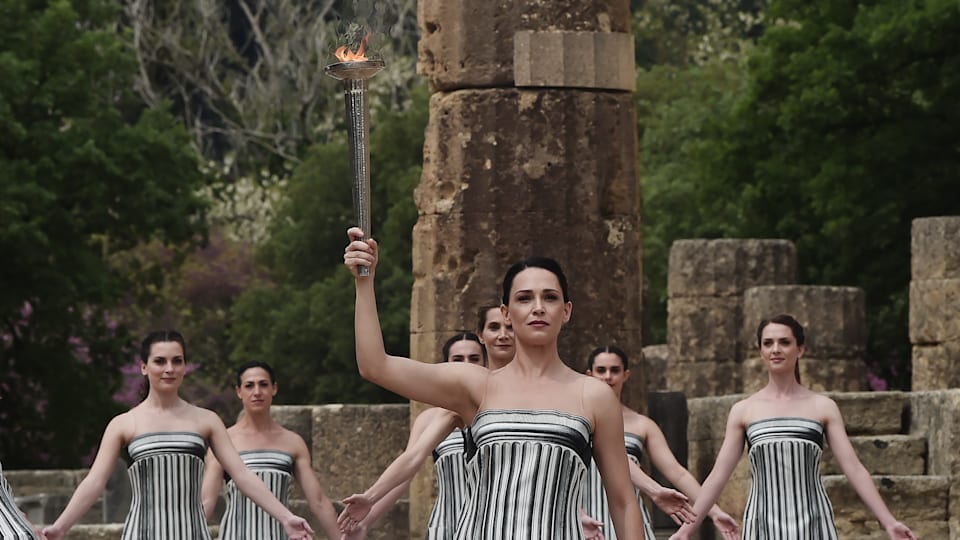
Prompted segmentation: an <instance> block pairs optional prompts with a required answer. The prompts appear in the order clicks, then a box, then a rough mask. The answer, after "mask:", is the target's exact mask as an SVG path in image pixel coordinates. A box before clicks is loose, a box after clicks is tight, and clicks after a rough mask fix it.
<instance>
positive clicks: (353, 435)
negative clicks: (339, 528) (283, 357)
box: [312, 404, 410, 500]
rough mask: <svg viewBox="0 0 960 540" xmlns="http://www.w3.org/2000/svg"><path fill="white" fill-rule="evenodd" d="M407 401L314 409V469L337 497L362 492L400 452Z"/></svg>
mask: <svg viewBox="0 0 960 540" xmlns="http://www.w3.org/2000/svg"><path fill="white" fill-rule="evenodd" d="M409 425H410V424H409V412H408V406H407V405H406V404H403V405H399V404H396V405H340V404H338V405H322V406H318V407H315V408H314V412H313V444H312V452H313V456H314V458H313V468H314V470H316V471H317V475H318V478H319V480H320V483H321V485H323V487H324V488H325V489H326V490H327V494H328V495H329V496H330V497H331V498H333V499H336V500H340V499H342V498H343V497H346V496H348V495H351V494H353V493H362V492H363V490H365V489H366V488H367V487H369V486H370V485H371V484H373V483H374V482H375V481H376V480H377V478H378V477H379V476H380V473H381V472H383V470H384V469H385V468H387V466H388V465H390V463H391V462H392V461H393V460H394V458H396V457H397V456H398V455H400V453H401V452H403V449H404V448H405V447H406V444H407V436H408V434H409Z"/></svg>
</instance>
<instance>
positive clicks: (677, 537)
mask: <svg viewBox="0 0 960 540" xmlns="http://www.w3.org/2000/svg"><path fill="white" fill-rule="evenodd" d="M691 534H693V526H691V525H688V524H684V525H681V526H680V529H679V530H678V531H677V532H675V533H673V536H671V537H670V540H690V535H691Z"/></svg>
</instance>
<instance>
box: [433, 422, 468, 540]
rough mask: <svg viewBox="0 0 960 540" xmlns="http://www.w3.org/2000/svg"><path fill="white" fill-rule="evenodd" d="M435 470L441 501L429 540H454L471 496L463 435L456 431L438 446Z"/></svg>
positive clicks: (435, 453)
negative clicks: (464, 458)
mask: <svg viewBox="0 0 960 540" xmlns="http://www.w3.org/2000/svg"><path fill="white" fill-rule="evenodd" d="M433 467H434V470H435V471H436V473H437V500H436V501H435V502H434V504H433V510H432V511H431V512H430V519H429V521H428V522H427V540H451V539H452V538H453V535H454V534H455V533H456V532H457V521H458V520H459V519H460V516H461V514H463V505H464V503H466V501H467V496H468V485H467V473H466V467H465V464H464V461H463V431H461V430H459V429H455V430H453V432H451V433H450V435H447V438H445V439H444V440H443V441H441V442H440V444H439V445H437V448H436V449H435V450H434V451H433Z"/></svg>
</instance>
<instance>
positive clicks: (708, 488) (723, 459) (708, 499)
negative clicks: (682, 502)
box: [670, 402, 744, 540]
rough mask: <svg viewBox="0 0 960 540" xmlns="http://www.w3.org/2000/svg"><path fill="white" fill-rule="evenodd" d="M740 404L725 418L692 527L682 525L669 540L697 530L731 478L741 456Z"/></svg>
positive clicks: (686, 524)
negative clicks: (720, 443) (724, 429)
mask: <svg viewBox="0 0 960 540" xmlns="http://www.w3.org/2000/svg"><path fill="white" fill-rule="evenodd" d="M741 411H742V402H740V403H737V404H735V405H734V406H733V408H732V409H731V410H730V414H729V415H728V416H727V428H726V433H725V434H724V436H723V444H722V445H721V446H720V452H719V453H718V454H717V461H716V462H715V463H714V464H713V470H712V471H710V475H709V476H707V479H706V480H704V482H703V487H702V488H701V490H700V494H699V497H698V498H697V501H696V502H695V503H694V505H693V511H694V512H695V513H696V514H697V517H696V519H694V521H693V523H684V524H683V526H681V527H680V530H678V531H677V532H676V534H674V535H673V536H671V537H670V540H687V539H689V538H690V535H691V534H693V532H694V531H696V530H697V527H699V526H700V523H701V522H702V521H703V518H704V516H706V515H707V509H709V508H710V507H712V506H713V505H714V503H716V502H717V499H718V498H719V497H720V493H721V492H722V491H723V488H724V486H725V485H726V484H727V480H729V479H730V475H731V474H733V470H734V469H735V468H736V466H737V462H739V461H740V456H741V455H743V443H744V435H743V419H742V412H741Z"/></svg>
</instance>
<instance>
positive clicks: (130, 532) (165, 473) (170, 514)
mask: <svg viewBox="0 0 960 540" xmlns="http://www.w3.org/2000/svg"><path fill="white" fill-rule="evenodd" d="M126 450H127V451H126V456H125V457H127V462H128V464H129V467H128V469H127V476H129V477H130V488H131V492H132V498H131V500H130V511H129V512H128V513H127V519H126V521H124V523H123V533H122V535H121V539H122V540H210V530H209V529H208V528H207V521H206V519H205V518H204V514H203V505H202V504H201V502H200V485H201V483H202V482H203V458H204V456H205V455H206V452H207V444H206V441H205V440H204V439H203V437H201V436H200V435H199V434H197V433H190V432H183V431H169V432H156V433H144V434H142V435H138V436H136V437H134V438H133V439H132V440H131V441H130V443H129V444H128V445H127V449H126Z"/></svg>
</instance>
